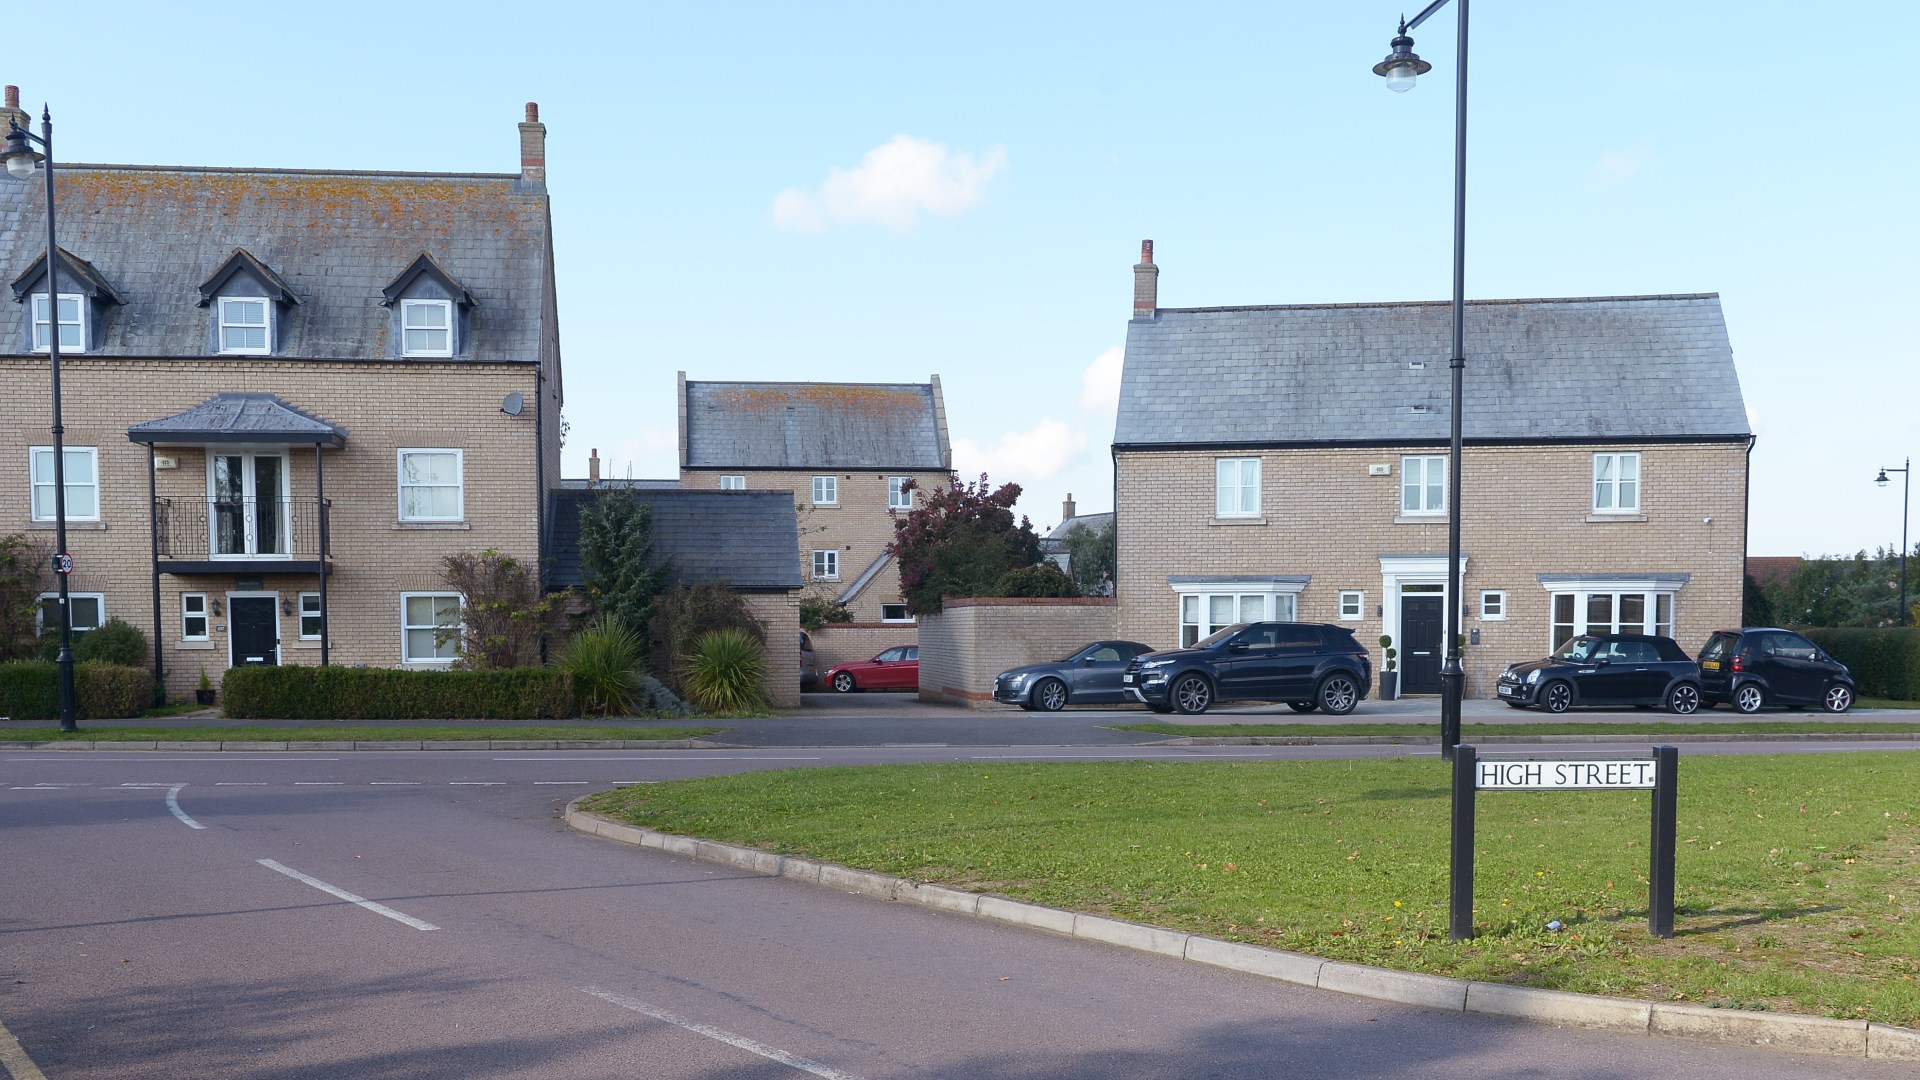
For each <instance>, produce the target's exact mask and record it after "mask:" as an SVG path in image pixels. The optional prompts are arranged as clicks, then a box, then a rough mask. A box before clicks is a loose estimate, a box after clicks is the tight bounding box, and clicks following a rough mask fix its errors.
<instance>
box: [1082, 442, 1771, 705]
mask: <svg viewBox="0 0 1920 1080" xmlns="http://www.w3.org/2000/svg"><path fill="white" fill-rule="evenodd" d="M1625 451H1637V452H1638V453H1639V454H1640V479H1641V490H1640V507H1641V512H1640V514H1638V515H1630V516H1627V517H1624V518H1621V519H1606V520H1590V519H1591V518H1595V517H1597V515H1594V514H1593V513H1592V511H1591V507H1592V490H1591V489H1592V482H1593V455H1594V454H1595V453H1596V452H1625ZM1439 452H1440V453H1441V454H1442V455H1444V453H1445V451H1444V449H1443V450H1441V451H1439ZM1434 453H1435V451H1434V450H1433V449H1424V448H1389V449H1378V450H1367V449H1302V450H1269V451H1260V452H1255V451H1248V452H1232V453H1228V452H1220V453H1214V452H1199V451H1180V452H1150V453H1149V452H1123V453H1121V454H1119V455H1118V457H1117V460H1116V473H1117V475H1116V481H1117V486H1118V492H1119V499H1118V503H1119V506H1118V517H1117V519H1116V527H1117V529H1118V533H1117V542H1118V582H1117V595H1118V599H1119V603H1120V610H1119V617H1118V619H1117V623H1116V633H1117V635H1118V636H1120V637H1124V638H1132V639H1137V640H1139V641H1144V642H1147V643H1149V644H1153V645H1157V646H1173V645H1176V644H1178V641H1179V638H1178V635H1179V627H1180V613H1179V606H1178V605H1179V599H1178V596H1177V595H1176V594H1175V593H1174V592H1173V590H1172V589H1171V588H1170V587H1169V585H1168V583H1167V579H1168V577H1169V576H1175V577H1178V576H1183V575H1229V574H1248V575H1294V574H1308V575H1311V577H1312V580H1311V581H1310V582H1309V583H1308V584H1307V586H1306V587H1305V589H1304V590H1303V591H1302V592H1301V593H1300V594H1299V596H1298V601H1297V602H1298V617H1299V618H1300V620H1301V621H1303V622H1328V623H1332V622H1339V621H1340V620H1339V608H1338V604H1339V594H1340V592H1341V591H1342V590H1361V591H1362V592H1364V594H1365V599H1364V605H1363V615H1364V617H1363V618H1362V619H1361V620H1360V621H1358V622H1349V623H1344V624H1343V625H1348V626H1351V627H1353V628H1354V630H1355V634H1356V636H1357V637H1358V638H1359V640H1360V641H1361V643H1362V644H1365V645H1367V646H1368V647H1369V648H1372V649H1373V650H1374V653H1375V670H1376V671H1378V670H1379V663H1378V661H1379V648H1378V644H1377V643H1378V640H1379V637H1380V634H1381V630H1382V626H1383V623H1384V622H1385V621H1387V620H1388V618H1389V617H1390V616H1383V613H1382V612H1383V608H1384V607H1385V606H1386V605H1389V604H1392V603H1394V602H1395V598H1394V597H1391V596H1383V595H1382V592H1383V584H1384V583H1383V579H1382V574H1381V564H1380V557H1381V556H1382V555H1417V554H1427V555H1434V556H1437V557H1438V558H1437V560H1436V561H1437V565H1439V566H1440V567H1441V573H1443V574H1444V566H1445V561H1446V560H1445V555H1446V551H1447V522H1446V518H1445V516H1444V515H1442V516H1440V517H1439V518H1437V519H1433V520H1430V521H1421V522H1417V523H1411V522H1405V521H1404V518H1405V515H1402V514H1401V513H1400V480H1401V476H1400V472H1401V462H1400V459H1401V457H1402V455H1403V454H1420V455H1432V454H1434ZM1218 457H1258V458H1260V459H1261V471H1260V483H1261V492H1260V506H1261V516H1262V519H1263V520H1264V523H1263V524H1224V523H1216V519H1215V518H1214V460H1215V459H1216V458H1218ZM1380 464H1385V465H1388V466H1390V471H1389V474H1388V475H1385V476H1373V475H1369V474H1368V466H1370V465H1380ZM1746 465H1747V463H1746V447H1745V444H1733V445H1728V444H1699V445H1665V444H1636V443H1621V444H1617V445H1613V444H1610V445H1606V446H1565V447H1537V446H1535V447H1474V446H1469V447H1468V448H1467V450H1466V454H1465V457H1464V459H1463V461H1462V467H1463V470H1464V476H1463V478H1462V485H1463V487H1464V489H1465V493H1466V499H1465V506H1466V514H1465V516H1464V517H1463V518H1462V520H1461V551H1462V554H1463V555H1464V556H1465V557H1466V560H1467V569H1466V574H1465V577H1464V579H1463V581H1462V586H1461V587H1462V592H1463V594H1464V595H1465V598H1466V602H1467V604H1466V606H1467V614H1466V617H1465V618H1464V619H1463V620H1462V622H1461V632H1462V633H1469V632H1471V631H1474V630H1478V631H1480V635H1481V637H1480V643H1479V644H1478V645H1469V646H1468V647H1467V648H1466V650H1465V651H1464V653H1463V659H1464V662H1465V664H1466V667H1467V693H1468V694H1469V695H1472V696H1481V697H1484V696H1488V695H1490V694H1491V692H1492V685H1493V680H1494V678H1496V677H1497V676H1498V674H1499V672H1500V670H1501V669H1502V668H1504V667H1505V666H1506V665H1507V664H1508V663H1510V662H1513V661H1516V660H1525V659H1531V658H1537V657H1540V656H1543V655H1545V654H1546V653H1547V651H1548V650H1549V649H1550V648H1551V643H1550V642H1549V640H1548V638H1549V636H1550V622H1549V619H1550V614H1551V613H1550V611H1549V607H1550V600H1549V595H1550V594H1549V592H1548V590H1547V588H1546V587H1545V586H1543V585H1542V584H1541V583H1540V581H1539V580H1538V575H1540V574H1580V575H1599V574H1674V573H1684V574H1689V575H1691V578H1690V580H1689V581H1688V582H1687V584H1686V585H1684V586H1683V587H1681V588H1680V589H1679V590H1678V592H1677V595H1676V597H1675V602H1674V606H1675V612H1674V620H1675V630H1674V636H1675V638H1676V639H1678V640H1679V642H1680V644H1681V646H1682V647H1683V648H1686V649H1687V650H1688V651H1689V652H1691V651H1692V650H1694V649H1697V648H1698V647H1699V645H1700V643H1701V642H1702V641H1704V640H1705V639H1706V636H1707V635H1708V633H1710V632H1711V631H1713V630H1715V629H1718V628H1720V627H1722V626H1729V625H1735V624H1737V623H1738V622H1739V620H1740V614H1741V586H1742V582H1743V575H1744V572H1745V542H1746ZM1396 519H1402V520H1401V521H1396ZM1483 590H1504V591H1505V592H1506V594H1507V604H1508V613H1507V617H1506V618H1505V619H1504V620H1499V621H1495V620H1487V619H1482V618H1481V617H1480V611H1479V597H1480V593H1481V592H1482V591H1483Z"/></svg>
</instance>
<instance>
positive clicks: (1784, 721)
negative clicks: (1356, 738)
mask: <svg viewBox="0 0 1920 1080" xmlns="http://www.w3.org/2000/svg"><path fill="white" fill-rule="evenodd" d="M1110 726H1112V727H1113V728H1115V729H1116V730H1119V731H1146V732H1152V733H1154V734H1156V735H1190V736H1193V737H1194V738H1200V739H1214V738H1221V739H1236V738H1300V737H1302V736H1308V735H1321V736H1343V735H1399V736H1407V737H1422V736H1424V737H1427V738H1436V739H1437V738H1439V737H1440V717H1439V714H1438V712H1437V711H1436V713H1435V715H1434V717H1433V718H1432V719H1431V720H1429V721H1422V722H1418V723H1399V724H1383V723H1371V724H1368V723H1358V724H1270V723H1259V722H1254V723H1244V724H1228V723H1221V724H1169V723H1167V722H1166V721H1164V720H1153V721H1146V722H1143V723H1138V724H1113V725H1110ZM1809 731H1817V732H1821V733H1824V734H1836V735H1841V734H1844V735H1876V734H1879V735H1905V734H1910V733H1912V732H1916V731H1920V722H1912V721H1895V722H1887V723H1881V722H1876V721H1870V720H1860V721H1841V722H1837V723H1835V722H1828V721H1819V722H1814V723H1809V722H1808V721H1806V720H1805V719H1798V718H1795V717H1794V716H1793V715H1792V714H1787V715H1784V716H1782V717H1781V718H1780V719H1778V720H1768V719H1762V718H1753V719H1744V720H1741V721H1737V722H1732V723H1717V724H1707V723H1700V722H1693V723H1688V722H1686V721H1684V720H1682V721H1675V720H1645V721H1632V720H1623V721H1613V720H1608V721H1605V722H1592V721H1589V722H1586V723H1581V722H1574V723H1567V722H1565V721H1542V722H1540V723H1519V724H1487V723H1477V722H1475V721H1472V720H1466V721H1462V722H1461V724H1460V741H1461V742H1464V743H1472V742H1473V740H1474V738H1475V737H1476V736H1481V735H1764V734H1769V733H1771V734H1783V733H1784V734H1791V735H1801V734H1805V733H1807V732H1809Z"/></svg>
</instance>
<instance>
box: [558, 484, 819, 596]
mask: <svg viewBox="0 0 1920 1080" xmlns="http://www.w3.org/2000/svg"><path fill="white" fill-rule="evenodd" d="M605 490H607V489H606V488H605V487H600V488H594V489H581V488H573V487H562V488H558V489H556V490H554V491H552V492H550V493H549V495H548V498H550V499H551V500H552V506H553V526H552V532H551V534H550V541H549V548H548V554H549V556H550V558H551V559H552V563H551V566H550V568H549V570H548V573H547V586H548V588H552V589H559V588H564V587H566V586H569V585H571V586H576V587H577V586H579V585H581V584H582V583H583V582H584V580H585V578H584V577H583V575H582V572H581V566H580V508H581V507H582V506H589V505H592V504H593V502H594V501H595V500H596V499H598V498H599V497H600V494H601V492H603V491H605ZM634 494H635V495H636V496H637V497H638V498H640V499H641V500H642V501H644V502H646V503H647V504H648V505H650V506H652V507H653V550H654V552H655V553H656V554H657V555H659V556H661V557H669V558H671V559H672V560H673V571H672V573H671V574H670V575H668V578H667V581H668V584H677V583H679V582H687V583H689V584H696V585H697V584H702V583H704V582H709V581H721V582H725V583H726V584H727V585H729V586H731V587H732V588H735V589H740V590H743V591H762V592H764V591H774V590H787V589H798V588H800V587H801V586H802V585H804V584H806V582H805V580H804V579H803V578H802V577H801V576H800V531H799V521H798V519H797V518H796V517H795V515H794V509H793V494H792V493H791V492H786V491H695V490H688V489H679V490H665V489H646V488H636V489H635V491H634Z"/></svg>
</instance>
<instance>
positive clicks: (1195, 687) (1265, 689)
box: [1120, 622, 1373, 716]
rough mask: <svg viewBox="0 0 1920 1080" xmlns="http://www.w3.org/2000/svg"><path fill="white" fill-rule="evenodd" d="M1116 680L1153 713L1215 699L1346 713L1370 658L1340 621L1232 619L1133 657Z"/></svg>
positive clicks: (1369, 671)
mask: <svg viewBox="0 0 1920 1080" xmlns="http://www.w3.org/2000/svg"><path fill="white" fill-rule="evenodd" d="M1120 684H1121V685H1122V686H1124V687H1125V688H1126V689H1127V692H1128V693H1130V694H1132V695H1133V697H1134V699H1135V700H1136V701H1140V702H1143V703H1145V704H1146V706H1147V708H1149V709H1152V710H1153V711H1154V712H1159V713H1168V712H1175V711H1179V712H1182V713H1187V714H1196V713H1203V712H1206V711H1207V708H1208V707H1209V706H1211V705H1212V704H1213V703H1214V702H1216V701H1284V702H1286V703H1287V704H1288V705H1289V706H1291V707H1292V708H1293V710H1294V711H1295V712H1312V711H1313V710H1315V709H1320V710H1323V711H1325V712H1329V713H1332V714H1334V715H1335V716H1344V715H1346V714H1347V713H1350V712H1352V711H1353V707H1354V706H1355V705H1357V704H1359V703H1360V701H1361V700H1362V699H1364V698H1365V697H1366V696H1367V693H1368V691H1370V690H1371V689H1372V688H1373V658H1372V657H1371V656H1370V655H1368V653H1367V650H1366V649H1364V648H1362V647H1361V645H1360V643H1359V642H1358V641H1355V640H1354V638H1353V631H1352V630H1349V629H1348V628H1346V627H1344V626H1329V625H1326V624H1323V623H1291V622H1258V623H1236V624H1235V625H1233V626H1229V627H1227V628H1226V629H1224V630H1221V631H1218V632H1217V633H1215V634H1214V635H1213V636H1211V637H1208V638H1205V639H1203V640H1201V641H1198V642H1196V643H1194V645H1193V647H1192V648H1188V649H1168V650H1166V651H1164V652H1151V653H1147V654H1146V655H1144V656H1136V657H1134V659H1133V662H1132V663H1130V664H1128V665H1127V671H1126V674H1124V675H1122V676H1121V677H1120Z"/></svg>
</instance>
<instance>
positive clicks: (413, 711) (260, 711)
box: [220, 665, 580, 720]
mask: <svg viewBox="0 0 1920 1080" xmlns="http://www.w3.org/2000/svg"><path fill="white" fill-rule="evenodd" d="M220 697H221V701H220V704H221V706H222V708H223V710H224V711H225V713H226V715H227V716H229V717H232V718H234V719H240V720H562V719H569V718H572V717H576V716H579V715H580V709H579V705H578V703H577V702H576V701H575V700H574V692H573V677H572V676H571V675H569V674H567V673H566V672H564V671H560V670H558V669H556V668H544V667H540V668H532V667H530V668H507V669H502V670H490V671H461V670H455V671H399V670H394V669H390V668H362V667H301V666H297V665H287V666H282V667H237V668H233V669H231V670H229V671H228V672H227V676H226V679H225V681H223V682H222V683H221V685H220Z"/></svg>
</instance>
